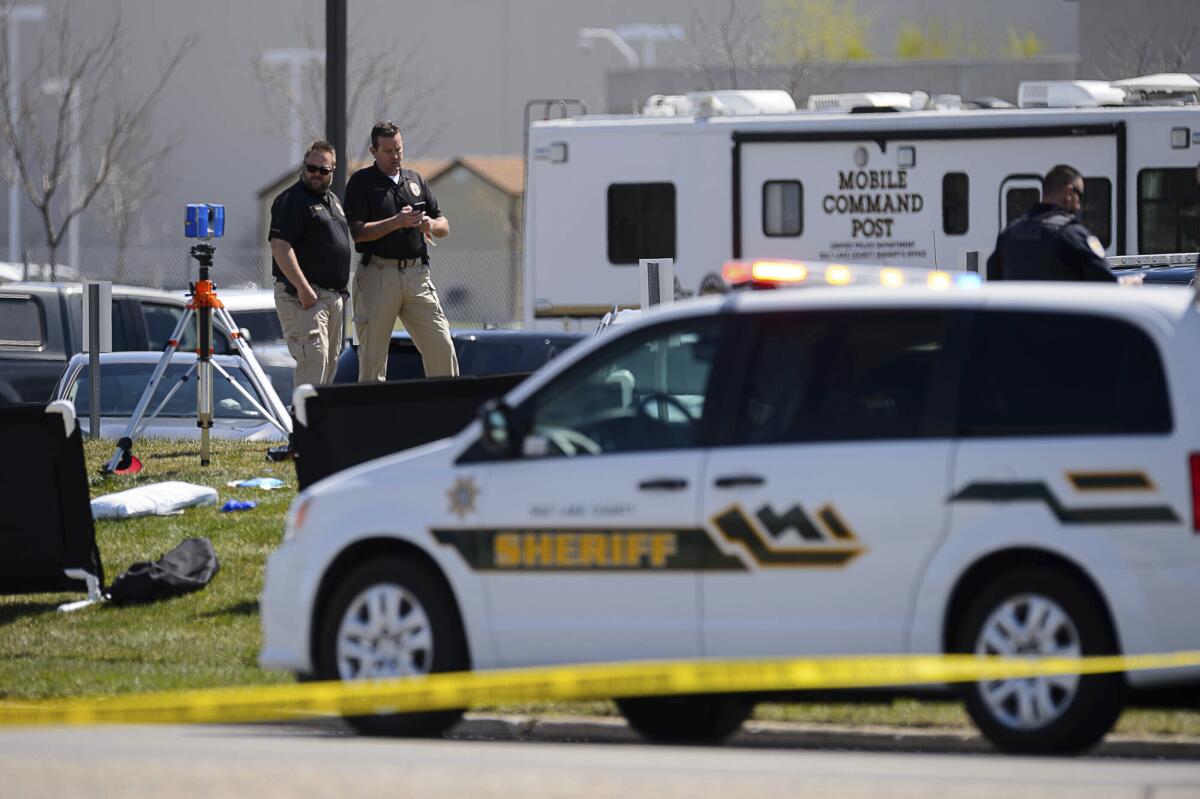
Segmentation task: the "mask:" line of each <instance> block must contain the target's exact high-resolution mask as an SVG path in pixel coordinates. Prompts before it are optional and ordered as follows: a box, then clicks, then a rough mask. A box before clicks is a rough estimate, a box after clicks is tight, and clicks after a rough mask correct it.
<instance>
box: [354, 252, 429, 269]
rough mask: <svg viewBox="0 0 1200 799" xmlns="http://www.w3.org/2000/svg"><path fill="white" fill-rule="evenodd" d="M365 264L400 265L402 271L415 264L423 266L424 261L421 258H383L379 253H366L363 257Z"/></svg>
mask: <svg viewBox="0 0 1200 799" xmlns="http://www.w3.org/2000/svg"><path fill="white" fill-rule="evenodd" d="M363 263H364V264H376V265H378V266H398V267H400V271H404V270H405V269H410V268H412V267H414V266H423V265H424V263H425V262H424V261H423V260H421V259H420V258H381V257H379V256H378V255H366V256H364V258H363Z"/></svg>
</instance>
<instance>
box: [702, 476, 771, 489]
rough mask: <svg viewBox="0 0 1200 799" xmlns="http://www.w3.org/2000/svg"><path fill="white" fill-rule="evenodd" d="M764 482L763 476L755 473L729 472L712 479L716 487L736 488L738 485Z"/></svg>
mask: <svg viewBox="0 0 1200 799" xmlns="http://www.w3.org/2000/svg"><path fill="white" fill-rule="evenodd" d="M766 482H767V481H766V479H765V478H764V477H762V476H761V475H757V474H729V475H726V476H724V477H718V478H717V479H716V480H713V485H714V486H716V487H717V488H738V487H740V486H760V485H762V484H764V483H766Z"/></svg>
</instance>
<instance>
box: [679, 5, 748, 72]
mask: <svg viewBox="0 0 1200 799" xmlns="http://www.w3.org/2000/svg"><path fill="white" fill-rule="evenodd" d="M761 27H762V16H761V15H760V14H758V13H755V12H749V11H746V10H745V9H744V8H742V7H739V6H738V0H729V8H728V9H727V10H726V12H725V13H724V14H723V15H722V16H720V17H716V16H714V17H708V16H705V15H704V14H701V13H700V12H699V11H698V10H697V9H696V8H695V6H693V7H692V16H691V20H690V21H689V23H688V33H687V39H686V44H687V46H688V49H689V50H690V51H691V54H692V66H693V68H694V69H695V70H696V74H697V76H698V77H699V79H700V82H701V86H700V87H699V88H702V89H744V88H754V89H761V88H763V87H762V70H763V66H764V65H765V63H766V52H765V50H764V47H763V42H762V32H761Z"/></svg>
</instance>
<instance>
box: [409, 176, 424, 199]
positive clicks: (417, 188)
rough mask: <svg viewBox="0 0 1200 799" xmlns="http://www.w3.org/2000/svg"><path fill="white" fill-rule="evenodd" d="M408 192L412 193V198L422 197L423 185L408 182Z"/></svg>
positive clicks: (411, 181) (412, 181)
mask: <svg viewBox="0 0 1200 799" xmlns="http://www.w3.org/2000/svg"><path fill="white" fill-rule="evenodd" d="M408 190H409V191H410V192H412V196H414V197H420V196H421V185H420V184H419V183H417V182H416V181H415V180H410V181H409V182H408Z"/></svg>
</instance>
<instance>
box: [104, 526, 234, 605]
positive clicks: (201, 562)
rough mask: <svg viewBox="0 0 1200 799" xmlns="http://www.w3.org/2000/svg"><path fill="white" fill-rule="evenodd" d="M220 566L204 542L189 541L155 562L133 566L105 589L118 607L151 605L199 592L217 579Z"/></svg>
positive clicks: (212, 551)
mask: <svg viewBox="0 0 1200 799" xmlns="http://www.w3.org/2000/svg"><path fill="white" fill-rule="evenodd" d="M220 570H221V564H220V562H219V561H218V560H217V553H216V552H215V551H214V550H213V545H212V542H211V541H209V540H208V539H207V538H188V539H186V540H184V541H183V543H181V544H180V545H179V546H177V547H175V548H174V549H172V550H171V551H170V552H168V553H167V554H165V555H163V556H162V557H161V558H159V559H158V560H156V561H142V562H140V563H135V564H133V565H132V566H130V567H129V568H128V569H126V570H125V571H124V572H122V573H121V574H120V575H118V576H117V579H115V580H113V584H112V585H111V586H109V588H108V592H107V593H108V600H109V601H110V602H112V603H114V604H117V605H125V604H133V603H136V602H153V601H155V600H157V599H169V598H170V597H173V596H180V595H182V594H188V593H191V592H192V591H199V590H200V589H201V588H203V587H204V586H206V585H208V584H209V582H211V581H212V578H213V577H216V576H217V572H219V571H220Z"/></svg>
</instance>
